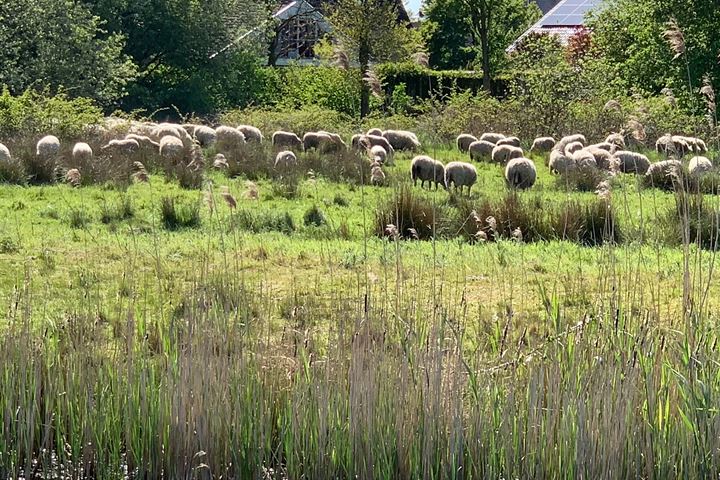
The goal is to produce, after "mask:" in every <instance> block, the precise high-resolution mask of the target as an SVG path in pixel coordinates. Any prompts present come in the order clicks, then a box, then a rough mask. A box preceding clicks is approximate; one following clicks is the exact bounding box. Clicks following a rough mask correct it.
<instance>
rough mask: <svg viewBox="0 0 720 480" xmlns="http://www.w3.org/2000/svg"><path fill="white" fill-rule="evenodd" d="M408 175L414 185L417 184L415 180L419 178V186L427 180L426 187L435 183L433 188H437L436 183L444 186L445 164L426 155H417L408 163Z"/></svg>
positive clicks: (423, 184) (422, 185)
mask: <svg viewBox="0 0 720 480" xmlns="http://www.w3.org/2000/svg"><path fill="white" fill-rule="evenodd" d="M410 177H411V178H412V181H413V185H415V186H417V181H418V180H420V188H423V187H424V186H425V182H428V188H430V187H431V186H432V184H433V183H435V189H436V190H437V188H438V185H442V186H443V187H445V165H443V163H442V162H438V161H437V160H434V159H432V158H430V157H428V156H427V155H418V156H417V157H415V158H413V159H412V162H411V163H410Z"/></svg>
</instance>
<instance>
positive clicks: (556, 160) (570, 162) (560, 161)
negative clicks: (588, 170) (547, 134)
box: [548, 150, 577, 175]
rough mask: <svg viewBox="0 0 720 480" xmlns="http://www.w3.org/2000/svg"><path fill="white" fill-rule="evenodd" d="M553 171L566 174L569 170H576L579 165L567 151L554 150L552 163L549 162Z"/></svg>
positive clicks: (551, 153)
mask: <svg viewBox="0 0 720 480" xmlns="http://www.w3.org/2000/svg"><path fill="white" fill-rule="evenodd" d="M548 167H550V171H551V172H555V173H558V174H560V175H564V174H566V173H568V172H571V171H573V170H575V168H576V167H577V165H576V164H575V160H574V159H573V157H568V156H567V155H565V153H563V152H561V151H560V150H553V151H552V152H550V163H549V164H548Z"/></svg>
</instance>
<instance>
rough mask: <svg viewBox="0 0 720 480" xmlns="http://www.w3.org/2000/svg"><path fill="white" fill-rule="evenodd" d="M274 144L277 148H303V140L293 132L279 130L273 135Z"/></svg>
mask: <svg viewBox="0 0 720 480" xmlns="http://www.w3.org/2000/svg"><path fill="white" fill-rule="evenodd" d="M272 144H273V147H276V148H291V149H292V148H295V149H302V144H303V143H302V140H301V139H300V137H298V136H297V135H296V134H294V133H292V132H285V131H282V130H278V131H277V132H275V133H273V135H272Z"/></svg>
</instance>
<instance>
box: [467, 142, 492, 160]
mask: <svg viewBox="0 0 720 480" xmlns="http://www.w3.org/2000/svg"><path fill="white" fill-rule="evenodd" d="M493 149H495V144H494V143H491V142H488V141H487V140H478V141H477V142H473V143H471V144H470V147H469V148H468V151H469V152H470V159H471V160H474V161H476V162H481V161H483V160H489V159H491V158H492V153H493Z"/></svg>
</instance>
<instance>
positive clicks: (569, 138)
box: [553, 134, 587, 153]
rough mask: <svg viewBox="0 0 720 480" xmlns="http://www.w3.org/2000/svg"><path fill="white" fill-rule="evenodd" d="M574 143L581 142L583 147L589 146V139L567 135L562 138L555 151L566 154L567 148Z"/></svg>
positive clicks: (582, 136) (577, 135)
mask: <svg viewBox="0 0 720 480" xmlns="http://www.w3.org/2000/svg"><path fill="white" fill-rule="evenodd" d="M573 142H580V144H581V145H585V144H587V139H586V138H585V135H581V134H575V135H567V136H565V137H563V138H561V139H560V141H559V142H557V143H556V144H555V146H554V147H553V150H557V151H559V152H563V153H565V147H567V146H568V145H570V144H571V143H573Z"/></svg>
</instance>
